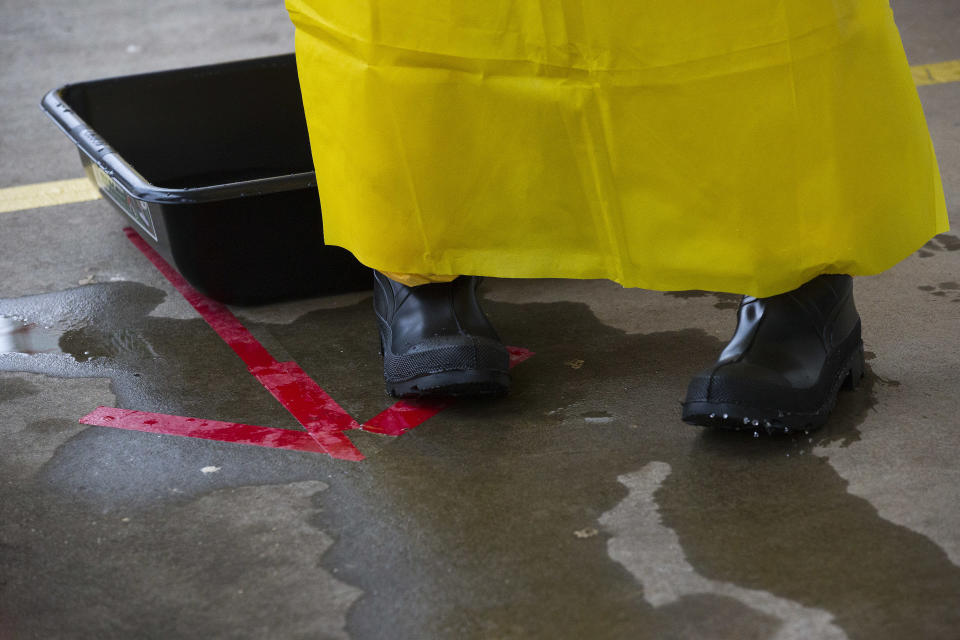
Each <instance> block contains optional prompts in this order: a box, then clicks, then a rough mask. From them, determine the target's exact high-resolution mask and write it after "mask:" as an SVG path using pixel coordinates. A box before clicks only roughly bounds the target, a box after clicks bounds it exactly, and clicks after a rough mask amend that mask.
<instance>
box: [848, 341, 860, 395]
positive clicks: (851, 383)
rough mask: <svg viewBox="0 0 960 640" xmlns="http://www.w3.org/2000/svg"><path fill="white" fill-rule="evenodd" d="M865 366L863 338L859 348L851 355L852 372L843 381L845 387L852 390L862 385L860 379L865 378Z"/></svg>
mask: <svg viewBox="0 0 960 640" xmlns="http://www.w3.org/2000/svg"><path fill="white" fill-rule="evenodd" d="M864 366H865V365H864V359H863V341H862V340H861V341H860V344H858V345H857V350H856V351H854V352H853V355H852V356H851V357H850V373H849V375H848V376H847V378H846V379H845V380H844V381H843V388H844V389H848V390H851V391H852V390H854V389H856V388H857V387H858V386H860V380H862V379H863V369H864Z"/></svg>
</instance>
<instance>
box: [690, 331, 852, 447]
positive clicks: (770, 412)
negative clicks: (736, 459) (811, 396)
mask: <svg viewBox="0 0 960 640" xmlns="http://www.w3.org/2000/svg"><path fill="white" fill-rule="evenodd" d="M863 371H864V359H863V340H858V342H857V345H856V347H855V348H854V349H853V351H852V353H851V354H850V355H849V356H848V357H847V358H846V360H845V361H844V364H843V366H841V367H839V368H838V369H837V373H836V375H835V379H834V382H833V384H832V385H831V387H830V389H829V392H828V393H827V394H826V395H825V397H824V401H823V403H822V404H821V405H820V407H818V408H817V409H816V410H815V411H810V412H793V413H791V412H784V411H780V410H775V409H769V408H763V409H761V408H757V407H749V406H744V405H739V404H734V403H716V402H689V403H686V404H684V405H683V416H682V417H683V421H684V422H686V423H688V424H693V425H697V426H701V427H708V428H714V429H728V430H732V431H742V430H752V431H758V430H759V429H763V430H765V431H766V432H767V433H769V434H772V433H790V432H791V431H797V430H805V431H810V430H813V429H817V428H819V427H821V426H823V424H824V423H825V422H826V421H827V418H829V417H830V412H831V411H833V408H834V407H835V406H836V404H837V396H838V395H839V393H840V389H841V388H843V389H849V390H853V389H856V388H857V386H858V385H859V384H860V380H861V379H862V378H863Z"/></svg>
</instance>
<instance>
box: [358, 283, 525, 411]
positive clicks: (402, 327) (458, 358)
mask: <svg viewBox="0 0 960 640" xmlns="http://www.w3.org/2000/svg"><path fill="white" fill-rule="evenodd" d="M479 283H480V278H477V277H473V276H460V277H459V278H457V279H456V280H454V281H453V282H448V283H438V284H425V285H420V286H418V287H407V286H405V285H402V284H400V283H399V282H395V281H393V280H391V279H390V278H388V277H386V276H385V275H383V274H382V273H379V272H374V293H373V307H374V311H375V312H376V314H377V325H378V326H379V329H380V346H381V349H382V353H383V378H384V381H385V383H386V387H387V393H389V394H390V395H393V396H397V397H403V398H407V397H420V396H477V395H501V394H504V393H506V392H507V390H508V389H509V387H510V374H509V365H510V356H509V354H508V353H507V349H506V347H504V346H503V343H502V342H500V338H499V337H498V336H497V332H496V331H495V330H494V329H493V326H491V324H490V322H489V321H488V320H487V317H486V316H485V315H484V313H483V310H482V309H481V308H480V303H479V300H478V299H477V286H478V285H479Z"/></svg>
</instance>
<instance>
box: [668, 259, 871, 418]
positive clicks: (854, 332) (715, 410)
mask: <svg viewBox="0 0 960 640" xmlns="http://www.w3.org/2000/svg"><path fill="white" fill-rule="evenodd" d="M862 377H863V341H862V340H861V339H860V315H859V314H858V313H857V309H856V307H855V306H854V304H853V279H852V278H851V277H850V276H844V275H823V276H819V277H817V278H814V279H813V280H811V281H810V282H808V283H806V284H805V285H803V286H802V287H800V288H799V289H795V290H793V291H789V292H787V293H784V294H781V295H778V296H773V297H770V298H754V297H751V296H746V297H744V298H743V300H742V301H741V302H740V308H739V309H738V310H737V330H736V332H735V333H734V335H733V339H731V340H730V343H729V344H728V345H727V347H726V348H725V349H724V350H723V353H721V354H720V358H719V359H718V360H717V362H716V363H715V364H714V365H713V366H712V367H710V368H709V369H707V370H706V371H703V372H701V373H700V374H699V375H697V376H696V377H695V378H694V379H693V380H691V381H690V386H689V388H688V389H687V399H686V400H685V401H684V403H683V420H684V421H685V422H689V423H690V424H697V425H701V426H704V427H719V428H724V429H753V430H757V429H765V430H767V431H768V432H772V431H780V432H788V431H791V430H793V429H813V428H816V427H819V426H821V425H822V424H823V423H824V422H826V420H827V417H828V416H829V415H830V411H831V410H832V409H833V407H834V405H835V404H836V401H837V393H838V392H839V390H840V387H841V385H844V384H846V385H847V386H848V387H849V388H851V389H852V388H855V387H856V385H857V384H858V383H859V382H860V379H861V378H862Z"/></svg>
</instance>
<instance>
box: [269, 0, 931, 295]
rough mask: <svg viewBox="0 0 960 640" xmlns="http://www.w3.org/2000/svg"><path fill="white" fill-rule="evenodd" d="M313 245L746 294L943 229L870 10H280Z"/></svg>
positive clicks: (510, 4) (898, 48)
mask: <svg viewBox="0 0 960 640" xmlns="http://www.w3.org/2000/svg"><path fill="white" fill-rule="evenodd" d="M287 8H288V9H289V11H290V14H291V17H292V19H293V22H294V24H295V26H296V52H297V61H298V67H299V73H300V84H301V89H302V92H303V100H304V105H305V107H306V114H307V124H308V129H309V132H310V141H311V146H312V149H313V156H314V163H315V166H316V170H317V181H318V183H319V189H320V199H321V203H322V206H323V222H324V233H325V235H326V240H327V242H328V243H330V244H336V245H340V246H343V247H346V248H347V249H349V250H350V251H352V252H353V253H354V254H355V255H356V256H357V258H359V259H360V261H361V262H363V263H365V264H367V265H370V266H372V267H375V268H377V269H380V270H384V271H391V272H405V273H425V274H430V273H433V274H477V275H490V276H501V277H564V278H609V279H612V280H615V281H617V282H620V283H621V284H623V285H626V286H633V287H644V288H649V289H661V290H679V289H710V290H717V291H728V292H736V293H748V294H753V295H758V296H767V295H773V294H776V293H780V292H783V291H787V290H790V289H794V288H796V287H797V286H799V285H800V284H802V283H803V282H805V281H807V280H809V279H810V278H812V277H814V276H816V275H818V274H821V273H849V274H853V275H867V274H873V273H877V272H880V271H882V270H884V269H887V268H889V267H890V266H892V265H894V264H895V263H896V262H898V261H899V260H901V259H903V258H904V257H906V256H907V255H909V254H910V253H911V252H912V251H914V250H915V249H917V248H918V247H919V246H920V245H922V244H923V243H924V242H926V241H927V240H928V239H929V238H930V237H931V236H932V235H934V234H936V233H939V232H942V231H944V230H946V229H947V215H946V207H945V205H944V200H943V192H942V186H941V183H940V177H939V173H938V169H937V163H936V159H935V156H934V152H933V147H932V145H931V142H930V137H929V133H928V131H927V127H926V123H925V121H924V117H923V112H922V110H921V106H920V102H919V99H918V97H917V91H916V88H915V86H914V84H913V81H912V79H911V75H910V72H909V68H908V66H907V61H906V57H905V55H904V51H903V46H902V44H901V42H900V37H899V34H898V32H897V29H896V26H895V25H894V22H893V17H892V14H891V11H890V8H889V6H888V4H887V0H730V1H727V2H719V1H715V0H634V1H631V2H628V1H626V0H537V1H536V2H533V1H530V2H526V1H523V0H520V1H517V0H483V1H482V2H464V1H462V0H351V1H349V2H348V1H344V0H287Z"/></svg>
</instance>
